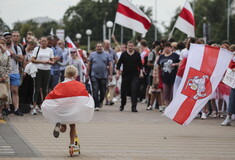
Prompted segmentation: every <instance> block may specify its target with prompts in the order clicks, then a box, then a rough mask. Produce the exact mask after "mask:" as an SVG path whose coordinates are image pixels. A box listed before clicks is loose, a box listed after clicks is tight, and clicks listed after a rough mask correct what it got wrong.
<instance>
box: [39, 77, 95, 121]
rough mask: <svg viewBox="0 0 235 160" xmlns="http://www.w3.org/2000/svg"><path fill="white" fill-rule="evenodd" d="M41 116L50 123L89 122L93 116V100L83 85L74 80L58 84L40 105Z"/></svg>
mask: <svg viewBox="0 0 235 160" xmlns="http://www.w3.org/2000/svg"><path fill="white" fill-rule="evenodd" d="M41 108H42V114H43V116H44V118H45V119H46V120H48V121H49V122H51V123H57V122H60V123H62V124H74V123H84V122H89V121H90V120H91V119H92V117H93V114H94V100H93V98H92V97H91V96H90V95H89V94H88V92H87V90H86V87H85V86H84V84H83V83H81V82H78V81H76V80H71V81H70V80H69V81H68V82H62V83H59V84H58V85H57V86H56V87H55V88H54V89H53V90H52V91H51V92H50V93H49V94H48V95H47V97H46V98H45V101H44V102H43V103H42V106H41Z"/></svg>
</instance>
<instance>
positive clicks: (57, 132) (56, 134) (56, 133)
mask: <svg viewBox="0 0 235 160" xmlns="http://www.w3.org/2000/svg"><path fill="white" fill-rule="evenodd" d="M53 135H54V137H55V138H58V137H59V135H60V122H57V123H56V125H55V129H54V131H53Z"/></svg>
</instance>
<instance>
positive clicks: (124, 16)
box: [115, 0, 151, 35]
mask: <svg viewBox="0 0 235 160" xmlns="http://www.w3.org/2000/svg"><path fill="white" fill-rule="evenodd" d="M115 23H117V24H120V25H121V26H124V27H127V28H130V29H132V30H134V31H136V32H139V33H141V34H143V35H145V34H146V32H147V31H148V29H149V28H150V26H151V21H150V19H149V18H148V17H147V16H146V15H145V14H144V13H143V12H142V11H141V10H140V9H139V8H137V7H136V6H135V5H134V4H132V3H131V2H130V1H129V0H119V3H118V8H117V13H116V18H115Z"/></svg>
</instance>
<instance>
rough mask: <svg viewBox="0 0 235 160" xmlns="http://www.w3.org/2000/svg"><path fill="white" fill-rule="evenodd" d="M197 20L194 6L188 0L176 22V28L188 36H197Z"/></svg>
mask: <svg viewBox="0 0 235 160" xmlns="http://www.w3.org/2000/svg"><path fill="white" fill-rule="evenodd" d="M195 27H196V25H195V20H194V14H193V10H192V7H191V6H190V3H189V1H188V0H186V2H185V5H184V7H183V9H182V11H181V12H180V14H179V17H178V19H177V20H176V22H175V28H178V29H179V30H180V31H182V32H184V33H185V34H187V35H188V37H195Z"/></svg>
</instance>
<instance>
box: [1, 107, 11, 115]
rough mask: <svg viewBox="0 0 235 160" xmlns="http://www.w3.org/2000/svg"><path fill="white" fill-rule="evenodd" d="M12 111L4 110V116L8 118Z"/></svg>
mask: <svg viewBox="0 0 235 160" xmlns="http://www.w3.org/2000/svg"><path fill="white" fill-rule="evenodd" d="M11 113H12V112H11V110H10V109H6V108H3V109H2V115H4V116H8V115H9V114H11Z"/></svg>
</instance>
